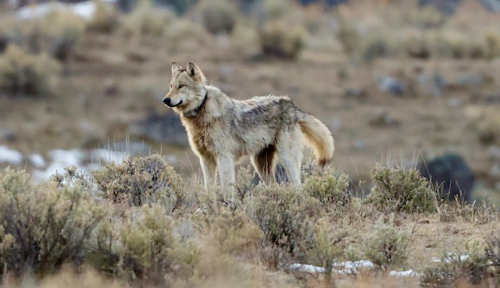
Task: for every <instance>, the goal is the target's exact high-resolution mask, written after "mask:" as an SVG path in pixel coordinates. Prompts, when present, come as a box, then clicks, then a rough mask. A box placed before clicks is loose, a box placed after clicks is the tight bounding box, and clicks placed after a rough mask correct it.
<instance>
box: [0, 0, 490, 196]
mask: <svg viewBox="0 0 500 288" xmlns="http://www.w3.org/2000/svg"><path fill="white" fill-rule="evenodd" d="M0 7H1V8H0V9H1V10H0V11H1V12H0V167H6V166H14V167H19V168H26V169H27V170H29V171H32V172H33V173H34V174H35V175H37V176H39V177H41V178H47V177H48V176H49V175H50V174H52V173H54V172H55V171H61V170H62V169H63V167H65V166H68V165H76V166H78V167H81V168H82V169H86V170H90V169H94V168H96V167H99V166H100V165H101V164H102V163H106V162H110V161H120V160H121V159H124V158H125V157H127V156H128V155H130V154H132V155H141V154H149V153H150V152H153V151H156V152H160V153H161V154H163V155H165V156H167V159H168V161H169V162H170V163H171V164H172V165H173V166H174V167H176V168H177V169H178V170H179V171H180V172H181V173H183V174H185V175H191V174H193V173H196V174H197V173H199V171H198V169H199V168H198V167H199V164H198V160H197V159H196V157H195V156H194V154H193V153H192V152H191V151H190V149H189V147H188V143H187V137H186V134H185V131H184V129H183V127H182V126H181V124H180V121H179V119H178V116H177V115H175V114H174V113H173V111H171V110H170V109H167V108H166V107H165V106H164V105H163V104H162V102H161V100H162V98H163V96H164V95H165V94H166V93H167V92H168V83H169V79H170V63H171V62H172V61H174V60H175V61H177V62H179V63H182V64H184V65H185V63H187V61H194V62H195V63H197V64H198V65H199V66H200V67H201V68H202V70H203V71H204V72H205V74H206V76H207V78H208V81H209V82H210V83H212V84H213V85H215V86H218V87H220V88H221V89H222V90H223V91H224V92H225V93H227V94H228V95H229V96H230V97H234V98H236V99H246V98H250V97H251V96H254V95H268V94H275V95H288V96H289V97H290V98H292V99H293V100H294V102H295V103H296V105H297V106H298V107H300V108H301V109H302V110H304V111H307V112H311V113H313V114H315V115H316V116H317V117H318V118H319V119H321V120H322V121H323V122H324V123H326V124H327V125H328V127H329V128H330V130H331V131H332V132H333V135H334V137H335V141H336V147H337V152H336V156H335V161H334V163H333V165H334V167H336V169H338V170H341V171H344V172H346V173H348V174H349V175H350V176H351V178H352V179H355V182H356V183H355V184H356V185H357V182H358V181H360V183H361V185H360V187H362V189H366V190H368V189H369V187H370V185H371V183H370V182H369V181H370V180H369V179H370V170H371V169H372V167H374V164H375V163H376V162H382V163H384V164H386V163H387V162H390V163H394V162H397V163H401V164H403V165H416V162H417V161H419V160H422V159H425V161H427V163H430V162H431V161H432V160H433V159H435V158H436V157H442V156H443V155H447V154H448V153H454V154H453V155H454V156H453V157H456V156H457V155H458V157H461V158H460V159H463V161H465V163H467V164H464V163H461V162H460V164H457V165H451V166H456V167H447V169H451V170H453V168H457V167H459V169H458V171H456V172H453V173H454V174H453V175H459V176H460V175H462V176H464V177H465V178H467V179H469V180H470V177H475V178H476V181H475V185H474V195H473V199H477V198H482V197H487V198H493V199H497V200H496V201H498V199H500V1H498V0H463V1H461V0H414V1H412V0H406V1H396V0H395V1H391V0H385V1H383V0H380V1H375V0H372V1H361V0H318V1H314V0H301V1H292V0H246V1H244V0H240V1H228V0H158V1H155V2H148V1H145V0H144V1H143V0H139V1H135V0H117V2H112V1H101V2H99V1H83V2H79V1H63V2H47V1H27V0H8V1H5V0H0ZM448 155H449V154H448ZM438 159H439V158H438ZM466 165H467V166H468V167H470V171H469V169H468V168H467V166H466ZM448 166H450V165H448ZM451 170H450V171H451ZM447 171H448V170H447ZM470 172H471V173H470ZM472 175H473V176H472ZM457 177H458V176H457ZM468 177H469V178H468ZM453 181H455V180H453ZM457 181H458V180H457ZM462 186H463V185H462ZM497 194H498V195H497Z"/></svg>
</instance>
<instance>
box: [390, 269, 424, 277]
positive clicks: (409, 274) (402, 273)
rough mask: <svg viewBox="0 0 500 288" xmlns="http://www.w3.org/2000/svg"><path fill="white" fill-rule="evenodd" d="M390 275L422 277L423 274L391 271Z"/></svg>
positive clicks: (408, 271)
mask: <svg viewBox="0 0 500 288" xmlns="http://www.w3.org/2000/svg"><path fill="white" fill-rule="evenodd" d="M389 275H391V276H401V277H420V276H422V274H420V273H417V272H415V271H413V270H411V269H410V270H406V271H391V272H389Z"/></svg>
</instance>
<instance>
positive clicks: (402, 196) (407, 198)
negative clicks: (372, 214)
mask: <svg viewBox="0 0 500 288" xmlns="http://www.w3.org/2000/svg"><path fill="white" fill-rule="evenodd" d="M372 179H373V182H374V186H373V188H372V189H371V193H370V195H369V196H368V199H367V202H370V203H373V204H374V205H375V207H376V208H377V209H379V210H380V211H384V212H407V213H422V212H433V211H434V210H435V203H436V195H435V193H434V192H433V191H432V190H431V189H430V188H429V183H428V182H427V179H425V178H424V177H422V176H420V174H419V172H418V170H416V169H413V168H412V169H405V168H403V167H399V168H395V169H394V168H387V167H381V166H380V165H377V166H376V167H375V168H374V169H373V170H372Z"/></svg>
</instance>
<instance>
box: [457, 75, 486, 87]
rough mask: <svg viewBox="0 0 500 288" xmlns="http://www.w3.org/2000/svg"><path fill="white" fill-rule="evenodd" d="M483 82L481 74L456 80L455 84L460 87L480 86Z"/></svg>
mask: <svg viewBox="0 0 500 288" xmlns="http://www.w3.org/2000/svg"><path fill="white" fill-rule="evenodd" d="M485 82H486V81H485V78H484V76H483V75H481V74H477V75H466V76H462V77H460V78H458V80H457V84H458V85H461V86H481V85H483V84H484V83H485Z"/></svg>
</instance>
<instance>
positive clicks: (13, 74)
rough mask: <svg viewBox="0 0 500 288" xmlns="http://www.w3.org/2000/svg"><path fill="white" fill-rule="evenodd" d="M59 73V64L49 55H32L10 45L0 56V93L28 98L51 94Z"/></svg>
mask: <svg viewBox="0 0 500 288" xmlns="http://www.w3.org/2000/svg"><path fill="white" fill-rule="evenodd" d="M59 71H60V66H59V64H58V63H57V61H55V60H53V59H51V58H50V56H49V55H48V54H45V53H43V54H39V55H31V54H29V53H27V52H26V51H24V50H23V49H22V48H20V47H19V46H16V45H14V44H9V46H8V47H7V50H6V51H5V53H4V54H2V55H0V91H3V92H6V93H8V94H12V95H28V96H37V95H48V94H51V93H53V92H54V87H55V83H56V80H57V75H58V73H59Z"/></svg>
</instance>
